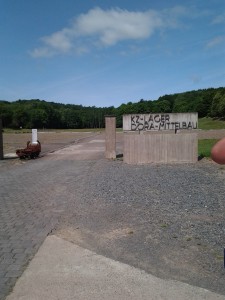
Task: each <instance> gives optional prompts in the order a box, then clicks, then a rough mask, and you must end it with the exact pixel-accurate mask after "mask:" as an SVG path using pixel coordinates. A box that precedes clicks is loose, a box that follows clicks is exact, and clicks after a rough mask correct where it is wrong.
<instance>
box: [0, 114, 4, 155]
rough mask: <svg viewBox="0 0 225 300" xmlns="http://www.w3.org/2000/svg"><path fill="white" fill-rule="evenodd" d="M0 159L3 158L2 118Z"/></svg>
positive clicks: (0, 120) (0, 126) (0, 121)
mask: <svg viewBox="0 0 225 300" xmlns="http://www.w3.org/2000/svg"><path fill="white" fill-rule="evenodd" d="M0 159H1V160H2V159H4V154H3V130H2V119H0Z"/></svg>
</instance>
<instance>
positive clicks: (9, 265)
mask: <svg viewBox="0 0 225 300" xmlns="http://www.w3.org/2000/svg"><path fill="white" fill-rule="evenodd" d="M103 143H104V136H102V135H98V136H97V137H94V138H93V139H87V140H86V141H84V142H82V143H80V144H77V145H73V146H71V147H70V148H66V149H65V152H63V151H62V150H60V151H58V152H55V153H52V154H49V155H47V156H46V157H44V158H40V159H37V160H34V161H27V162H26V163H24V164H22V165H21V164H20V165H14V166H13V167H9V168H8V169H7V170H6V169H4V168H1V169H0V183H1V189H0V208H1V209H0V224H1V230H0V287H2V288H3V287H4V288H5V287H6V288H5V290H4V292H3V293H2V298H1V293H0V299H4V296H3V295H5V294H4V293H6V292H8V291H9V289H10V287H11V286H12V284H14V283H15V280H16V278H17V277H18V276H19V275H20V274H21V272H22V271H23V270H24V267H25V266H26V264H27V263H28V262H29V260H30V259H31V258H32V257H33V255H34V254H35V252H36V251H37V249H38V247H39V246H40V245H41V243H42V242H43V241H44V239H45V237H46V235H47V234H50V233H51V232H54V234H56V235H58V236H60V237H62V238H64V239H68V240H70V241H72V242H74V243H75V244H77V245H80V246H82V247H86V248H88V249H90V250H94V251H95V252H97V253H99V254H102V255H105V256H107V257H110V258H113V259H116V260H119V261H122V262H125V263H128V264H130V265H133V266H135V267H139V268H141V269H144V270H146V271H147V272H149V273H151V274H153V275H156V276H159V277H161V278H168V279H176V280H180V281H183V282H187V283H190V284H193V285H196V286H201V287H204V288H206V289H209V290H212V291H214V292H217V293H221V294H223V295H225V285H224V282H225V272H224V268H223V248H224V246H225V221H224V213H225V185H224V179H225V169H224V167H219V166H217V165H216V164H213V163H212V162H208V161H207V160H202V161H200V162H198V163H196V164H178V165H153V164H152V165H145V166H132V165H126V164H124V163H123V162H122V161H121V160H114V161H107V160H105V159H103V158H102V157H103V150H102V149H104V147H103ZM93 147H95V151H92V149H93ZM76 149H79V151H80V156H79V155H78V154H76V155H73V151H76ZM98 149H99V151H98ZM70 150H71V151H70ZM72 150H73V151H72ZM88 151H89V152H88ZM94 153H95V155H94ZM3 267H4V269H3ZM15 267H16V270H15Z"/></svg>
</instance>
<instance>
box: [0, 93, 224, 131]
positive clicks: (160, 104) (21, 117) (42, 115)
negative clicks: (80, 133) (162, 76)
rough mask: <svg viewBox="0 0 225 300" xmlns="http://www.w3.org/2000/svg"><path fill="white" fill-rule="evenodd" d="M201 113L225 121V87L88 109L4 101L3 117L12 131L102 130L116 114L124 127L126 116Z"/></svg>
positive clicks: (0, 111) (1, 102) (33, 101)
mask: <svg viewBox="0 0 225 300" xmlns="http://www.w3.org/2000/svg"><path fill="white" fill-rule="evenodd" d="M148 112H152V113H171V112H198V115H199V117H200V118H203V117H207V116H208V117H212V118H218V119H225V88H224V87H220V88H209V89H203V90H197V91H188V92H184V93H179V94H172V95H164V96H161V97H159V99H158V100H144V99H141V100H140V101H138V102H135V103H132V102H128V103H126V104H121V105H120V106H119V107H117V108H115V107H113V106H111V107H95V106H91V107H84V106H82V105H74V104H60V103H54V102H47V101H44V100H39V99H31V100H18V101H14V102H9V101H4V100H0V117H1V118H2V121H3V126H4V127H8V128H20V127H22V128H102V127H104V125H105V124H104V116H105V115H116V117H117V126H118V127H121V126H122V115H123V114H135V113H148Z"/></svg>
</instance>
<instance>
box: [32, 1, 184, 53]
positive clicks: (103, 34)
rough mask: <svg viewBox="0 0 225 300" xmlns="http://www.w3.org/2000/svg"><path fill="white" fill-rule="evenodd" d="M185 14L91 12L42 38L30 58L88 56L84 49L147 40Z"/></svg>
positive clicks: (177, 10)
mask: <svg viewBox="0 0 225 300" xmlns="http://www.w3.org/2000/svg"><path fill="white" fill-rule="evenodd" d="M185 13H186V9H185V8H184V7H182V6H179V7H174V8H172V9H170V10H167V11H164V12H158V11H155V10H148V11H145V12H138V11H137V12H136V11H135V12H132V11H127V10H122V9H119V8H112V9H109V10H103V9H101V8H94V9H91V10H90V11H88V12H87V13H86V14H81V15H79V16H78V17H77V18H76V19H75V20H74V21H73V23H72V24H71V26H70V27H67V28H63V29H62V30H60V31H58V32H55V33H53V34H52V35H50V36H45V37H42V38H41V42H42V43H43V45H44V46H42V47H40V48H36V49H34V50H33V51H32V52H31V55H32V56H33V57H41V56H52V55H54V54H59V53H64V54H65V53H69V52H72V51H74V52H75V53H82V52H83V53H84V52H87V49H88V47H87V46H89V47H93V46H94V45H95V46H96V45H98V46H104V47H109V46H113V45H116V44H117V43H119V42H121V41H125V40H141V39H147V38H149V37H151V36H152V35H153V34H154V32H155V31H156V30H159V29H163V28H168V27H173V28H174V27H176V20H177V18H178V17H179V16H180V15H184V14H185ZM81 50H82V51H81Z"/></svg>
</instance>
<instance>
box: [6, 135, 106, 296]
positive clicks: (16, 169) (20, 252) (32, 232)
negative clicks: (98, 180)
mask: <svg viewBox="0 0 225 300" xmlns="http://www.w3.org/2000/svg"><path fill="white" fill-rule="evenodd" d="M82 147H83V149H82V151H80V150H81V145H80V144H76V145H72V146H70V147H68V148H66V149H64V150H60V151H59V152H58V153H57V154H54V153H51V154H49V155H47V156H45V157H43V158H40V159H37V160H30V161H27V162H26V163H22V164H21V163H18V165H17V164H14V165H11V164H10V163H9V164H8V168H7V169H6V165H5V164H3V168H0V299H1V300H2V299H4V298H5V296H6V295H7V294H8V293H9V291H10V290H11V288H12V287H13V285H14V284H15V282H16V280H17V278H18V277H20V275H21V274H22V272H23V271H24V269H25V267H26V266H27V264H28V262H29V261H30V260H31V259H32V257H33V256H34V254H35V253H36V252H37V250H38V249H39V247H40V245H41V244H42V243H43V241H44V239H45V238H46V236H47V235H48V234H49V233H50V232H51V231H52V229H53V228H54V227H55V225H56V223H57V222H58V220H59V216H60V215H61V214H62V213H63V212H65V211H66V210H67V207H68V205H69V202H70V201H73V197H74V194H76V193H78V191H79V190H80V189H81V188H82V181H83V179H84V178H85V176H86V174H87V173H88V172H89V170H90V168H91V167H92V165H93V164H94V163H95V160H96V159H101V158H103V157H104V136H103V135H99V136H98V137H95V138H91V139H87V140H86V141H83V142H82ZM90 159H92V160H91V161H90ZM7 163H8V162H7ZM71 185H72V186H73V191H72V192H71V193H69V192H68V186H71Z"/></svg>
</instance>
